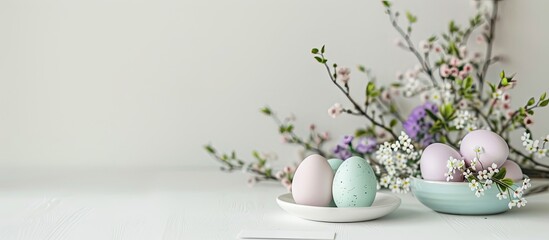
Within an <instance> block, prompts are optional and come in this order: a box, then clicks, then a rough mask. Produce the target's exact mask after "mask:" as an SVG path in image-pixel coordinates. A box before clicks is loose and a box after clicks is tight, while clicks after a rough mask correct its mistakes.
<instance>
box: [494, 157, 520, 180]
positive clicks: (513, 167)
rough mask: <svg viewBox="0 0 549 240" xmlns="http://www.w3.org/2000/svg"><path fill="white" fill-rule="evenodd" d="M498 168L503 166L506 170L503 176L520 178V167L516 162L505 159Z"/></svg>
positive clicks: (514, 178)
mask: <svg viewBox="0 0 549 240" xmlns="http://www.w3.org/2000/svg"><path fill="white" fill-rule="evenodd" d="M498 168H505V171H507V173H506V174H505V178H510V179H513V180H522V169H520V166H519V165H518V164H517V163H515V162H513V161H510V160H507V161H505V163H503V165H502V166H501V167H498Z"/></svg>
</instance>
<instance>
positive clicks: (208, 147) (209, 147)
mask: <svg viewBox="0 0 549 240" xmlns="http://www.w3.org/2000/svg"><path fill="white" fill-rule="evenodd" d="M204 149H206V151H207V152H209V153H211V154H215V149H214V148H213V147H212V146H211V145H206V146H204Z"/></svg>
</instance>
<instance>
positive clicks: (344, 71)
mask: <svg viewBox="0 0 549 240" xmlns="http://www.w3.org/2000/svg"><path fill="white" fill-rule="evenodd" d="M337 79H338V80H339V81H341V82H342V83H343V84H347V83H348V82H349V80H350V79H351V69H349V68H346V67H342V68H339V69H338V70H337Z"/></svg>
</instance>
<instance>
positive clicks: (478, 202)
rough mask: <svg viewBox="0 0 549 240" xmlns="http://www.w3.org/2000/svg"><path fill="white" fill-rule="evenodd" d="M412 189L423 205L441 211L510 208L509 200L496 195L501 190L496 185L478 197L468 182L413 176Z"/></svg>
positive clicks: (469, 212) (462, 212) (482, 211)
mask: <svg viewBox="0 0 549 240" xmlns="http://www.w3.org/2000/svg"><path fill="white" fill-rule="evenodd" d="M517 187H518V186H517ZM411 189H412V193H413V194H414V196H415V197H416V198H417V199H418V200H419V201H420V202H421V203H422V204H423V205H425V206H426V207H428V208H430V209H433V210H435V211H437V212H441V213H450V214H459V215H488V214H496V213H502V212H505V211H507V210H509V207H508V205H507V204H508V203H509V200H508V199H502V200H499V199H498V198H497V197H496V194H498V192H499V191H498V189H497V187H495V186H494V187H492V188H490V189H486V190H485V192H484V196H480V197H477V196H475V193H474V192H473V191H471V189H470V188H469V183H467V182H439V181H427V180H423V179H419V178H412V181H411Z"/></svg>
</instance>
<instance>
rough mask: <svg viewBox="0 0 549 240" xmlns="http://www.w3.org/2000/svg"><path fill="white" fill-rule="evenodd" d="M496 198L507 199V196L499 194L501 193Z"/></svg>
mask: <svg viewBox="0 0 549 240" xmlns="http://www.w3.org/2000/svg"><path fill="white" fill-rule="evenodd" d="M496 197H497V198H498V199H499V200H502V199H507V194H505V193H501V192H499V193H498V194H497V195H496Z"/></svg>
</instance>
